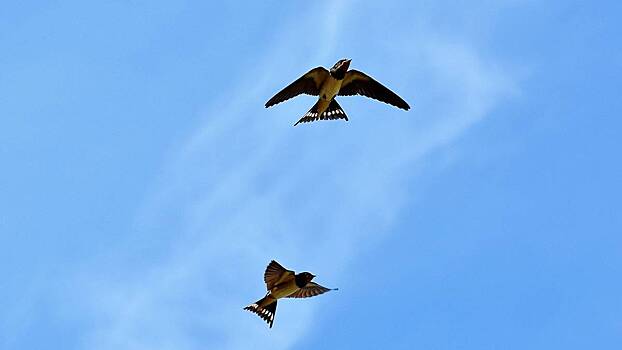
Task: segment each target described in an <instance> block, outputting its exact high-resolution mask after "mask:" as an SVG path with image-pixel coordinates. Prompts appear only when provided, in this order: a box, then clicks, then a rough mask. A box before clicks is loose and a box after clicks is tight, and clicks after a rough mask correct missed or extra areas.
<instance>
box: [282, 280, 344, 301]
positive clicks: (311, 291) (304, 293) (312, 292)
mask: <svg viewBox="0 0 622 350" xmlns="http://www.w3.org/2000/svg"><path fill="white" fill-rule="evenodd" d="M331 290H337V288H335V289H330V288H326V287H323V286H320V285H319V284H317V283H315V282H309V283H307V285H306V286H304V287H303V288H300V289H299V290H297V291H296V292H294V293H292V294H290V295H288V296H287V297H288V298H310V297H314V296H316V295H320V294H324V293H326V292H328V291H331Z"/></svg>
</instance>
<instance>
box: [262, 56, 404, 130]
mask: <svg viewBox="0 0 622 350" xmlns="http://www.w3.org/2000/svg"><path fill="white" fill-rule="evenodd" d="M351 61H352V60H349V59H341V60H339V61H337V63H335V65H334V66H333V68H331V69H330V71H328V70H326V68H324V67H317V68H313V69H312V70H310V71H308V72H307V73H306V74H305V75H303V76H302V77H300V78H298V79H297V80H296V81H294V82H293V83H291V84H289V85H288V86H287V87H285V88H284V89H283V90H281V91H279V92H278V93H277V94H276V95H274V97H272V98H271V99H270V100H268V102H266V108H268V107H270V106H274V105H275V104H278V103H281V102H283V101H285V100H289V99H290V98H292V97H295V96H298V95H300V94H307V95H312V96H319V98H318V101H317V102H316V103H315V105H313V107H311V109H310V110H309V111H308V112H307V113H306V114H305V115H304V116H302V118H301V119H300V120H299V121H298V122H296V124H294V126H296V125H298V123H306V122H313V121H316V120H327V119H330V120H332V119H345V120H346V121H347V120H348V116H347V115H346V112H344V111H343V109H342V108H341V106H339V104H338V103H337V101H336V100H335V96H352V95H362V96H367V97H371V98H373V99H376V100H378V101H381V102H384V103H388V104H390V105H393V106H395V107H398V108H401V109H404V110H408V109H410V106H409V105H408V103H406V101H404V100H402V98H401V97H399V96H398V95H396V94H395V93H394V92H393V91H391V90H389V89H388V88H386V87H385V86H384V85H382V84H380V83H379V82H377V81H376V80H374V79H373V78H372V77H370V76H368V75H367V74H365V73H363V72H359V71H357V70H355V69H352V70H348V68H349V67H350V62H351Z"/></svg>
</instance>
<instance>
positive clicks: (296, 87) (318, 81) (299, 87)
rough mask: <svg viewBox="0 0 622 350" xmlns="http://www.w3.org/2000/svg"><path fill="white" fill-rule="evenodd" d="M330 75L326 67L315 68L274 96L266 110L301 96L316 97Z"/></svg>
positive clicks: (267, 103)
mask: <svg viewBox="0 0 622 350" xmlns="http://www.w3.org/2000/svg"><path fill="white" fill-rule="evenodd" d="M328 75H329V73H328V71H327V70H326V68H324V67H317V68H313V69H311V70H310V71H308V72H307V73H306V74H305V75H303V76H301V77H300V78H298V79H296V81H294V82H293V83H291V84H289V85H288V86H286V87H285V88H284V89H283V90H281V91H279V92H278V93H277V94H276V95H274V96H273V97H272V98H271V99H270V100H268V102H266V108H268V107H270V106H273V105H275V104H277V103H281V102H283V101H285V100H289V99H290V98H292V97H295V96H298V95H300V94H307V95H314V96H317V95H319V94H320V87H321V85H322V82H323V81H324V80H325V79H326V78H327V77H328Z"/></svg>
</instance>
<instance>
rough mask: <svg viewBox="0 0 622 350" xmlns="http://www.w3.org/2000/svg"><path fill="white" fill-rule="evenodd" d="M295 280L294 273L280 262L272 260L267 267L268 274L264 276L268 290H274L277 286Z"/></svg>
mask: <svg viewBox="0 0 622 350" xmlns="http://www.w3.org/2000/svg"><path fill="white" fill-rule="evenodd" d="M292 278H294V271H290V270H288V269H286V268H284V267H283V266H281V264H279V263H278V262H276V261H274V260H272V261H270V263H269V264H268V267H266V272H265V273H264V275H263V280H264V282H266V288H267V289H268V290H270V289H272V287H274V286H275V285H277V284H279V283H282V282H284V281H287V280H289V279H292Z"/></svg>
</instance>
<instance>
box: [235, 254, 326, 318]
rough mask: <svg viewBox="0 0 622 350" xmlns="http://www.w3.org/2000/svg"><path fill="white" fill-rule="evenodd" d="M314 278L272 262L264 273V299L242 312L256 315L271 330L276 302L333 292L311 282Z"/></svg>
mask: <svg viewBox="0 0 622 350" xmlns="http://www.w3.org/2000/svg"><path fill="white" fill-rule="evenodd" d="M314 277H315V276H314V275H313V274H311V273H309V272H301V273H299V274H296V273H294V271H291V270H287V269H286V268H284V267H283V266H281V265H280V264H279V263H278V262H276V261H274V260H272V261H271V262H270V264H268V267H267V268H266V272H265V273H264V281H265V282H266V289H267V290H268V293H266V296H265V297H263V298H261V299H259V300H258V301H256V302H255V303H253V304H251V305H249V306H247V307H245V308H244V310H248V311H251V312H254V313H256V314H257V315H259V317H261V318H262V319H264V320H265V321H266V322H268V324H269V325H270V328H272V323H273V322H274V314H275V313H276V305H277V300H279V299H282V298H308V297H312V296H316V295H320V294H323V293H326V292H328V291H330V290H333V289H329V288H325V287H322V286H320V285H319V284H317V283H314V282H311V280H312V279H313V278H314Z"/></svg>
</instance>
